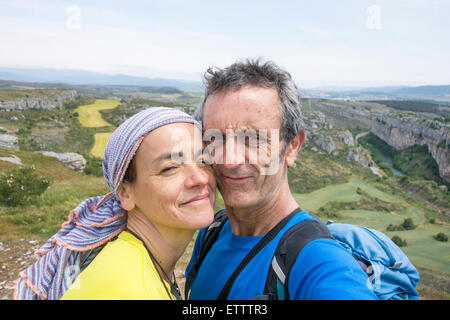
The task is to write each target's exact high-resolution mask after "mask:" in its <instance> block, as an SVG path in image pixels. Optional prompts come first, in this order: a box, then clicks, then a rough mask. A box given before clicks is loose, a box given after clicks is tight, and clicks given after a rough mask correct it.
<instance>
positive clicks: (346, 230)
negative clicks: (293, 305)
mask: <svg viewBox="0 0 450 320" xmlns="http://www.w3.org/2000/svg"><path fill="white" fill-rule="evenodd" d="M300 211H301V209H300V208H297V209H296V210H294V211H293V212H291V214H289V215H288V216H287V217H286V218H284V219H283V220H282V221H281V222H280V223H278V224H277V226H275V227H274V228H273V229H272V230H270V231H269V233H267V234H266V235H265V236H264V238H263V239H262V240H260V241H259V242H258V244H256V245H255V247H254V248H253V249H252V250H251V251H250V252H249V253H248V254H247V256H246V257H245V258H244V259H243V260H242V262H241V263H240V264H239V266H238V267H237V268H236V270H235V271H234V273H233V274H232V275H231V276H230V278H229V279H228V281H227V283H226V284H225V286H224V288H223V289H222V291H221V292H220V294H219V296H218V298H217V299H218V300H225V299H226V298H227V297H228V293H229V291H230V290H231V287H232V285H233V283H234V280H235V279H236V278H237V276H238V275H239V273H240V272H241V271H242V270H243V269H244V268H245V266H246V265H247V264H248V263H249V262H250V261H251V259H252V258H253V257H254V256H256V254H257V253H258V252H259V251H260V250H261V249H262V248H263V247H264V246H265V245H266V244H267V243H269V242H270V241H271V240H273V238H274V237H275V236H276V235H277V234H278V232H279V231H280V230H281V229H282V228H283V227H284V226H285V225H286V223H287V222H288V221H289V220H290V218H291V217H293V216H294V215H295V214H297V213H298V212H300ZM310 215H311V216H312V217H313V219H308V220H304V221H302V222H300V223H298V224H296V225H294V226H293V227H291V228H290V229H289V230H287V231H286V232H285V234H284V235H283V236H282V237H281V239H280V241H279V243H278V245H277V248H276V250H275V253H274V255H273V258H272V261H271V264H270V268H269V272H268V274H267V278H266V283H265V287H264V292H263V294H262V295H259V296H256V297H253V298H252V300H287V299H289V291H288V282H289V274H290V270H291V268H292V266H293V265H294V263H295V261H296V259H297V256H298V254H299V253H300V251H301V250H302V249H303V247H304V246H305V245H306V244H308V243H309V242H311V241H313V240H315V239H324V238H325V239H333V240H335V241H337V242H338V243H339V244H340V245H341V246H342V247H343V248H344V249H346V250H347V251H349V253H350V254H352V256H353V257H354V258H355V259H356V261H357V262H358V263H359V265H360V266H361V268H362V269H363V270H364V272H365V273H366V274H367V275H368V280H367V286H368V287H369V288H371V289H372V290H373V292H374V293H375V295H376V296H377V297H378V299H380V300H417V299H419V296H418V294H417V291H416V290H415V288H414V287H415V286H416V285H417V284H418V282H419V273H418V272H417V269H416V268H415V267H414V266H413V265H412V264H411V262H410V261H409V259H408V257H407V256H406V255H405V254H404V253H403V251H402V250H401V249H400V248H399V247H398V246H397V245H396V244H395V243H394V242H393V241H392V240H390V239H389V238H388V237H387V236H386V235H384V234H383V233H381V232H379V231H377V230H373V229H369V228H365V227H362V226H357V225H352V224H344V223H334V222H333V221H331V220H330V221H328V223H327V225H325V224H324V223H323V222H321V221H320V219H319V218H317V217H316V216H314V215H312V214H310ZM227 220H228V217H227V214H226V211H225V210H220V211H219V212H217V213H216V215H215V216H214V221H213V222H212V223H211V225H210V226H209V227H208V228H207V229H206V232H205V233H204V236H203V239H202V240H203V241H202V245H201V248H200V252H199V255H198V257H197V259H196V260H195V261H194V262H193V264H192V267H191V269H190V270H189V273H188V275H187V277H186V285H185V297H186V299H188V297H189V293H190V289H191V286H192V284H193V282H194V280H195V278H196V276H197V272H198V270H199V269H200V266H201V264H202V262H203V260H204V259H205V257H206V255H207V253H208V251H209V249H210V248H211V247H212V245H213V244H214V242H215V241H216V239H217V237H218V235H219V233H220V230H221V229H222V227H223V226H224V224H225V223H226V221H227Z"/></svg>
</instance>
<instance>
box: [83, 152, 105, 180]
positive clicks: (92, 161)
mask: <svg viewBox="0 0 450 320" xmlns="http://www.w3.org/2000/svg"><path fill="white" fill-rule="evenodd" d="M85 158H86V167H85V168H84V173H85V174H90V175H94V176H96V177H103V168H102V159H98V158H94V157H89V156H86V157H85Z"/></svg>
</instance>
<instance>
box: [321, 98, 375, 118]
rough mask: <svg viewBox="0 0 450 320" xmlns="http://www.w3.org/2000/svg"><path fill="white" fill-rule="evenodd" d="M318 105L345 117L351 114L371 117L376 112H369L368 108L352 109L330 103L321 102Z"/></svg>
mask: <svg viewBox="0 0 450 320" xmlns="http://www.w3.org/2000/svg"><path fill="white" fill-rule="evenodd" d="M320 105H321V106H323V107H325V108H328V109H330V110H331V111H332V112H333V113H335V114H339V115H342V116H346V117H348V116H351V117H362V118H367V119H373V118H374V117H376V115H377V114H376V113H374V112H370V111H368V110H359V109H356V108H355V109H353V108H349V107H348V106H341V105H337V104H332V103H326V102H322V103H321V104H320Z"/></svg>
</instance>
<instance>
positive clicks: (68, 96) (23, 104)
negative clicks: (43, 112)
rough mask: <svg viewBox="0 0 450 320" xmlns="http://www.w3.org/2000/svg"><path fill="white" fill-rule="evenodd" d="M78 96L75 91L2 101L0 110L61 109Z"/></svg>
mask: <svg viewBox="0 0 450 320" xmlns="http://www.w3.org/2000/svg"><path fill="white" fill-rule="evenodd" d="M76 95H77V92H76V91H75V90H67V91H59V92H57V93H54V94H51V95H48V96H42V97H37V98H19V99H16V100H13V101H0V109H3V110H24V109H54V108H61V107H62V106H63V104H64V102H65V101H68V100H72V99H74V98H75V97H76Z"/></svg>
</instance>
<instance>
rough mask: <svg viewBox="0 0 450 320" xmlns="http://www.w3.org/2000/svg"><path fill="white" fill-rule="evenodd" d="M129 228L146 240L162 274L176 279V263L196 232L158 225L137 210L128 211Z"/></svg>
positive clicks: (167, 278)
mask: <svg viewBox="0 0 450 320" xmlns="http://www.w3.org/2000/svg"><path fill="white" fill-rule="evenodd" d="M127 228H128V229H129V230H130V231H131V232H133V233H135V234H136V235H137V236H138V237H139V238H140V239H141V240H142V241H143V242H144V244H145V246H146V247H147V248H148V250H149V251H150V252H151V254H152V255H153V257H154V258H155V259H156V260H157V263H155V262H154V264H155V268H156V269H157V270H158V272H159V273H160V275H161V276H162V277H163V278H164V279H165V280H166V281H169V282H172V281H174V279H172V274H173V272H174V269H175V264H176V263H177V261H178V259H179V258H180V257H181V255H182V254H183V252H184V250H185V249H186V247H187V245H188V244H189V242H190V241H191V239H192V236H193V234H194V232H193V231H192V230H179V229H176V230H174V229H170V228H166V227H163V226H160V225H156V224H154V223H153V222H152V221H150V220H149V219H148V218H147V217H145V216H144V214H143V213H141V212H140V211H137V210H133V211H131V212H129V213H128V221H127ZM158 264H159V266H161V268H162V270H161V269H160V268H159V266H158Z"/></svg>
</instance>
